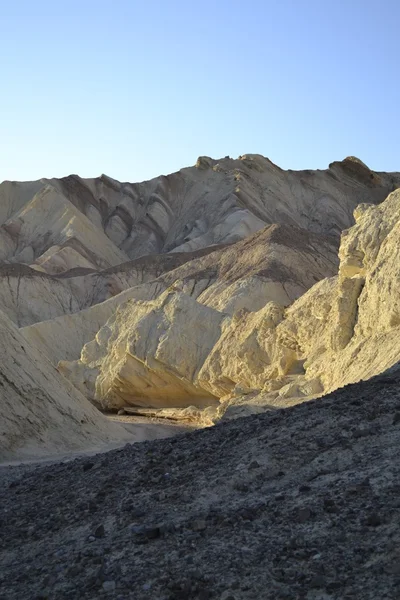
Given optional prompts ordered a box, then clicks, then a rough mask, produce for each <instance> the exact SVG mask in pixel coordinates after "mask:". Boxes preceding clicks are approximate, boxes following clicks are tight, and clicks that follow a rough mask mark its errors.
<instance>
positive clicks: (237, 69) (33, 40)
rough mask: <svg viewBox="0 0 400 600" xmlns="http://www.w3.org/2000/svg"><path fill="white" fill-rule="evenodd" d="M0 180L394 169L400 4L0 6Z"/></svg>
mask: <svg viewBox="0 0 400 600" xmlns="http://www.w3.org/2000/svg"><path fill="white" fill-rule="evenodd" d="M0 7H1V19H0V77H1V79H0V81H1V88H0V90H1V93H0V180H3V179H20V180H24V179H36V178H40V177H53V176H57V177H58V176H63V175H67V174H69V173H79V174H80V175H82V176H85V177H91V176H97V175H100V174H101V173H106V174H108V175H111V176H113V177H115V178H117V179H120V180H124V181H137V180H144V179H148V178H150V177H153V176H156V175H158V174H161V173H163V174H167V173H169V172H172V171H175V170H177V169H179V168H181V167H184V166H188V165H191V164H194V162H195V161H196V159H197V156H199V155H203V154H205V155H209V156H212V157H214V158H219V157H221V156H225V155H227V154H229V155H230V156H233V157H237V156H238V155H239V154H244V153H247V152H257V153H261V154H264V155H266V156H268V157H269V158H271V160H273V161H274V162H276V163H277V164H279V165H280V166H282V167H283V168H292V169H298V168H326V167H327V165H328V163H329V162H331V161H332V160H339V159H342V158H344V157H345V156H347V155H349V154H353V155H356V156H358V157H359V158H361V159H362V160H364V161H365V162H366V163H367V164H368V165H369V166H370V167H371V168H374V169H377V170H398V171H400V135H399V134H400V111H399V107H400V44H399V23H400V2H399V0H381V1H378V0H374V1H372V0H330V1H329V2H328V1H327V0H247V1H238V0H213V1H212V0H196V1H195V0H143V1H137V0H130V1H129V0H109V1H107V2H106V1H103V0H96V1H94V0H79V2H78V1H76V0H69V1H65V0H58V1H56V0H51V1H50V0H35V1H34V0H25V1H22V0H0Z"/></svg>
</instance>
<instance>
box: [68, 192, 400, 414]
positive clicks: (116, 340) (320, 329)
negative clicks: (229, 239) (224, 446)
mask: <svg viewBox="0 0 400 600" xmlns="http://www.w3.org/2000/svg"><path fill="white" fill-rule="evenodd" d="M355 217H356V224H355V225H354V227H353V228H351V229H350V230H348V231H345V232H344V233H343V235H342V242H341V247H340V252H339V256H340V261H341V262H340V267H339V275H338V276H337V277H334V278H331V279H325V280H322V281H321V282H319V283H317V284H316V285H315V286H313V287H312V288H311V289H310V290H309V291H308V292H307V293H305V294H304V295H302V296H301V297H300V298H299V299H298V300H296V301H295V302H294V303H293V304H291V305H290V306H288V307H287V308H285V306H284V302H281V303H279V301H278V302H277V301H276V300H275V299H274V298H268V292H267V291H264V293H263V294H262V297H263V298H264V301H265V304H264V305H263V306H262V308H259V309H258V306H257V305H253V307H252V308H253V311H249V310H248V309H247V308H242V307H240V306H239V307H238V308H239V310H236V311H233V314H229V312H228V311H225V310H224V308H225V307H224V306H222V310H217V309H216V308H214V307H213V303H211V306H208V307H207V309H205V308H204V307H203V305H202V304H201V302H202V295H200V296H199V297H198V298H197V300H195V299H194V298H192V297H191V296H190V295H189V294H188V293H184V292H183V291H181V290H179V288H178V289H177V287H176V285H175V286H173V287H172V288H170V289H168V290H167V291H166V292H164V293H163V294H162V295H161V296H159V297H158V298H157V299H156V300H155V301H147V302H146V301H140V300H130V301H129V302H128V303H127V304H125V305H121V306H120V307H119V308H118V310H117V311H116V313H115V314H114V315H113V316H112V317H111V318H110V319H109V321H108V322H107V323H106V325H105V326H104V327H103V328H102V329H100V330H99V332H98V334H97V335H96V338H95V339H94V340H93V342H91V343H89V344H87V345H86V346H85V347H84V348H83V351H82V355H81V358H80V360H79V361H75V362H72V363H66V362H61V363H60V366H59V368H60V370H61V372H63V373H64V374H65V375H67V376H68V377H69V378H70V379H71V380H72V381H73V382H74V384H75V385H76V386H77V387H78V388H79V389H80V390H81V391H82V392H83V393H84V394H85V395H86V396H87V397H89V398H91V399H92V400H95V401H96V402H98V403H100V404H101V405H102V406H103V407H106V408H119V407H121V406H123V405H124V404H134V405H141V404H146V405H149V406H155V407H156V406H159V407H160V406H161V407H168V406H174V407H176V406H181V405H184V406H189V405H191V404H192V405H195V406H198V407H200V406H203V405H204V404H208V405H209V406H212V405H215V404H217V402H216V399H219V400H220V401H221V406H220V408H219V409H218V411H217V416H218V414H219V416H220V415H221V414H222V413H223V412H224V411H226V410H227V409H229V410H228V413H229V414H237V413H235V411H233V410H232V409H233V407H234V406H236V407H238V408H239V409H243V408H244V407H247V408H248V409H250V410H259V409H262V408H263V407H265V406H268V405H271V404H272V405H275V404H277V405H287V404H291V403H295V402H300V401H303V400H304V399H307V398H310V397H315V396H317V395H321V394H322V393H324V392H328V391H330V390H332V389H336V388H337V387H340V386H342V385H345V384H346V383H351V382H354V381H358V380H360V379H363V378H365V379H367V378H369V377H371V376H373V375H375V374H377V373H380V372H382V371H383V370H385V369H386V368H388V367H390V366H391V365H393V364H394V363H395V362H397V361H398V357H399V351H400V347H399V342H398V340H399V335H398V334H399V330H398V327H399V324H400V320H399V307H398V306H397V300H396V297H397V296H398V295H399V292H400V290H397V289H396V285H397V282H398V281H399V273H398V264H399V261H398V253H399V245H398V239H399V233H400V230H399V227H400V191H396V192H393V193H392V194H391V195H389V197H388V198H387V200H385V202H383V203H382V204H380V205H378V206H372V205H371V206H367V205H360V206H359V207H358V209H357V210H356V212H355ZM280 237H281V238H282V232H281V233H280ZM291 237H292V238H293V237H294V235H293V232H291ZM246 243H248V240H246V242H241V244H246ZM219 252H220V253H221V252H226V250H225V251H219ZM214 254H216V253H214ZM214 254H211V255H209V256H208V257H205V259H201V260H206V261H207V260H208V259H209V258H212V257H213V256H214ZM182 268H183V269H184V270H187V269H189V270H190V268H191V265H188V266H184V267H182ZM235 268H238V269H239V271H240V261H239V263H238V264H235ZM178 270H179V269H178ZM169 275H170V274H168V276H169ZM248 275H249V280H250V281H251V273H249V274H248ZM222 281H223V277H221V272H220V277H219V279H218V285H221V283H222ZM247 282H248V280H247ZM281 283H282V278H281ZM249 295H250V293H249V292H247V293H246V296H247V297H249ZM256 296H257V295H256ZM206 297H207V293H206ZM229 299H230V302H231V303H232V302H234V299H235V295H234V294H233V295H232V296H230V298H229ZM268 300H270V301H268ZM220 304H222V302H221V297H220ZM217 305H218V304H217ZM214 306H215V303H214ZM257 309H258V310H257ZM167 381H168V384H167ZM182 388H184V389H185V393H184V394H183V392H182ZM200 398H201V400H200ZM207 414H208V415H210V411H208V413H207Z"/></svg>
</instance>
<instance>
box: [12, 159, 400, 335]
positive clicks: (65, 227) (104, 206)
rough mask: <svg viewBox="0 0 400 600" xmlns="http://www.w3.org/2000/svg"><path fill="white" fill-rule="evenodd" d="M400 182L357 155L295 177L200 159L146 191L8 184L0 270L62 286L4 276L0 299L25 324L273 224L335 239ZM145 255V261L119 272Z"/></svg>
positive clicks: (243, 162)
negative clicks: (360, 210)
mask: <svg viewBox="0 0 400 600" xmlns="http://www.w3.org/2000/svg"><path fill="white" fill-rule="evenodd" d="M398 185H400V175H399V174H398V173H375V172H373V171H370V170H369V169H368V168H367V167H366V166H365V165H364V164H363V163H361V161H358V160H357V159H354V158H351V157H350V158H348V159H346V160H344V161H342V162H336V163H332V164H331V165H330V167H329V169H327V170H325V171H299V172H295V171H284V170H282V169H280V168H278V167H277V166H276V165H274V164H273V163H271V162H270V161H269V160H268V159H266V158H263V157H262V156H259V155H245V156H242V157H239V158H238V159H236V160H234V159H230V158H225V159H222V160H220V161H216V160H213V159H209V158H206V157H202V158H200V159H199V160H198V162H197V165H196V166H195V167H189V168H186V169H182V170H181V171H179V172H177V173H173V174H171V175H168V176H167V177H164V176H162V177H158V178H155V179H154V180H151V181H147V182H143V183H138V184H131V183H120V182H117V181H115V180H113V179H111V178H109V177H106V176H102V177H100V178H97V179H81V178H80V177H78V176H75V175H72V176H70V177H66V178H63V179H42V180H40V181H36V182H25V183H19V182H3V183H2V184H1V185H0V205H1V210H0V261H3V263H6V264H16V265H19V264H21V265H24V266H25V267H26V266H30V267H32V268H33V269H35V270H36V271H39V272H43V273H47V275H53V276H57V275H60V274H63V273H65V274H66V277H65V278H62V279H60V278H57V277H56V278H44V277H42V278H39V279H35V278H34V277H33V276H32V277H31V275H32V273H31V271H29V270H27V269H26V268H25V267H23V268H19V267H16V270H15V271H14V272H13V275H12V276H11V275H10V273H11V271H9V270H6V271H5V272H3V273H1V272H0V300H1V301H2V306H3V307H4V309H5V310H6V311H7V314H8V315H9V316H10V318H11V319H12V320H14V322H16V323H17V324H18V325H19V326H25V325H30V324H32V323H34V322H37V321H43V320H48V319H53V318H54V317H58V316H61V315H63V314H68V313H74V312H77V311H78V310H83V309H85V308H88V306H91V305H93V304H96V303H98V302H102V301H104V300H106V299H107V298H109V297H110V296H111V295H115V294H117V293H119V292H121V291H123V290H125V289H128V288H129V287H132V286H133V285H137V284H139V283H142V282H143V281H148V280H149V278H154V276H156V277H157V276H159V275H160V274H161V273H162V272H163V271H165V270H170V269H171V268H175V267H176V266H179V264H183V262H185V260H186V259H185V258H184V254H182V253H188V252H192V251H198V250H199V249H205V251H206V252H207V251H208V250H207V249H208V248H209V247H210V246H213V245H215V244H231V243H235V242H237V241H239V240H241V239H244V238H245V237H247V236H248V235H251V234H252V233H254V232H257V231H260V230H261V229H263V228H264V227H265V225H267V224H274V223H278V224H283V225H291V226H296V227H300V228H303V229H305V230H307V231H309V232H310V231H311V232H315V233H320V234H323V235H329V236H333V237H338V235H339V234H340V231H341V230H342V229H344V228H346V227H348V226H349V225H351V224H352V212H353V210H354V208H355V207H356V206H357V205H358V204H359V203H360V202H372V203H378V202H381V201H382V200H383V199H384V198H385V197H386V196H387V194H388V193H389V192H391V191H392V190H393V189H395V188H396V187H397V186H398ZM170 253H178V254H179V256H178V257H170ZM160 255H162V256H163V257H167V256H168V258H165V259H164V258H159V256H160ZM139 257H146V258H143V260H142V261H139V262H138V263H136V264H132V266H129V265H126V266H124V267H121V265H122V264H124V263H129V260H135V259H137V258H139ZM186 258H188V257H186ZM191 259H192V257H190V260H191ZM174 261H176V262H174ZM180 261H182V262H180ZM153 264H154V266H153ZM173 265H175V267H174V266H173ZM114 267H115V269H114ZM104 270H106V274H100V276H99V275H97V272H98V271H104ZM43 288H44V289H43ZM64 288H65V289H64ZM42 289H43V291H41V290H42ZM21 291H22V292H23V293H21ZM41 296H45V297H46V301H45V302H44V303H41V302H40V297H41ZM28 304H29V306H28Z"/></svg>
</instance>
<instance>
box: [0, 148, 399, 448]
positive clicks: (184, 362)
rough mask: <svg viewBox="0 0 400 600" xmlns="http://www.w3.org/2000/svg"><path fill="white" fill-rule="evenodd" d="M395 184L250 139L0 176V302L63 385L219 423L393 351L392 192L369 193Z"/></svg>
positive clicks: (356, 371) (357, 165) (74, 392)
mask: <svg viewBox="0 0 400 600" xmlns="http://www.w3.org/2000/svg"><path fill="white" fill-rule="evenodd" d="M398 185H400V175H399V174H396V173H392V174H387V173H375V172H373V171H370V170H369V169H368V167H366V166H365V165H364V164H363V163H361V161H359V160H358V159H354V158H352V157H350V158H348V159H345V160H344V161H342V162H340V163H339V162H338V163H332V164H331V165H330V166H329V169H327V170H325V171H303V172H292V171H283V170H282V169H279V168H278V167H277V166H276V165H273V163H271V162H270V161H268V160H267V159H265V158H263V157H261V156H258V155H246V156H243V157H239V159H237V160H233V159H230V158H226V159H223V160H221V161H213V160H212V159H208V158H205V157H202V158H200V159H199V160H198V162H197V164H196V166H195V167H190V168H188V169H183V170H182V171H179V172H178V173H174V174H172V175H169V176H168V177H159V178H156V179H155V180H152V181H149V182H144V183H141V184H128V183H119V182H116V181H114V180H112V179H110V178H107V177H105V176H102V177H101V178H99V179H93V180H82V179H80V178H79V177H77V176H71V177H67V178H64V179H60V180H56V179H52V180H45V179H43V180H40V181H38V182H27V183H10V182H4V183H3V184H2V185H1V186H0V199H1V202H0V205H1V210H0V221H1V227H0V260H2V264H1V266H0V307H1V310H2V311H3V312H4V313H5V315H7V317H8V318H9V319H11V320H12V321H13V322H14V323H15V324H16V325H17V326H18V327H20V328H21V329H20V330H19V332H18V331H17V330H16V329H12V331H15V332H17V335H18V336H19V338H18V339H24V340H26V342H27V345H28V347H29V348H31V354H34V353H35V350H36V352H38V356H40V361H41V362H40V369H41V372H42V373H43V375H44V377H45V378H46V377H47V375H46V373H47V371H49V373H50V374H51V375H49V376H48V378H50V379H48V380H49V381H50V380H51V377H53V375H54V369H53V367H52V366H51V365H50V363H49V362H47V360H48V361H50V362H52V363H53V365H58V374H57V377H58V378H59V379H58V380H59V381H60V384H59V385H60V388H61V389H64V388H65V386H68V384H67V383H66V381H65V380H64V379H63V378H62V377H60V373H61V374H63V375H65V376H67V377H68V378H69V379H70V380H71V381H72V382H73V383H74V386H75V389H73V388H71V386H70V387H67V388H66V389H68V394H69V396H71V398H70V397H69V396H68V402H72V403H74V402H78V403H79V402H80V403H82V401H83V396H85V397H86V398H88V399H90V400H91V401H92V402H94V403H95V404H96V405H97V406H101V407H102V408H104V409H113V410H114V409H116V408H119V407H121V406H126V405H131V406H132V405H133V406H142V407H151V408H157V409H159V408H161V409H169V410H170V411H171V409H172V411H173V414H174V415H175V416H176V417H179V416H180V415H182V414H183V415H187V414H188V411H189V412H190V414H191V416H192V417H193V415H197V418H198V420H199V422H203V423H212V422H215V421H216V420H218V419H220V418H221V417H223V418H225V419H227V418H229V417H230V416H236V415H238V414H243V413H244V414H246V413H247V412H254V411H261V410H264V409H265V407H267V406H271V405H278V406H287V405H290V404H294V403H297V402H300V401H304V400H306V399H310V398H312V397H315V396H318V395H321V394H322V393H324V392H327V391H329V390H332V389H335V388H336V387H338V386H340V385H343V384H345V383H348V382H351V381H356V380H358V379H360V378H362V377H365V378H367V377H370V376H372V375H374V374H376V373H378V372H381V371H383V370H384V369H385V368H387V367H388V366H390V365H392V364H394V362H396V360H397V356H398V347H397V341H396V338H397V327H398V325H399V323H400V321H399V320H398V315H397V313H398V310H397V307H396V303H395V301H394V302H392V300H391V297H392V295H393V291H395V286H396V283H395V282H396V280H397V276H398V274H397V271H396V267H395V265H394V264H393V256H394V255H395V254H396V253H397V252H398V248H397V243H396V236H398V221H399V194H400V192H397V191H395V192H393V193H392V194H391V196H389V198H388V200H386V201H385V202H383V203H382V204H377V203H379V202H381V201H382V200H383V199H384V197H385V196H386V195H387V193H388V192H389V191H391V190H393V189H396V188H397V186H398ZM360 200H363V201H365V200H367V201H369V202H372V205H371V207H370V208H367V207H366V206H365V205H361V206H360V207H359V208H358V209H357V211H356V217H357V223H356V225H354V227H352V228H351V229H350V230H349V232H348V233H344V234H343V236H342V242H341V249H340V254H339V256H340V268H339V275H338V276H337V275H336V273H337V268H338V259H337V244H338V240H339V233H340V231H341V230H342V229H343V227H347V226H348V225H351V224H352V223H354V219H353V216H352V211H353V209H354V207H355V206H356V205H357V204H358V203H359V201H360ZM249 234H250V235H249ZM326 277H328V279H326ZM378 292H379V293H378ZM379 294H380V295H379ZM378 296H379V299H377V298H378ZM389 303H391V305H390V307H389ZM7 317H6V316H4V319H5V322H7V327H11V323H10V322H9V321H8V319H7ZM2 318H3V317H2ZM21 336H23V338H22V337H21ZM383 347H384V348H385V352H381V348H383ZM14 354H15V356H14ZM17 354H18V353H17V349H14V350H13V353H12V358H13V360H15V361H16V363H21V361H20V360H19V358H18V356H17ZM21 364H23V363H21ZM7 368H8V367H6V366H5V367H4V372H5V374H6V375H7ZM20 377H22V378H23V374H22V375H20ZM32 377H33V380H35V378H36V377H37V375H34V376H32ZM53 383H54V382H53ZM53 383H51V386H50V388H51V389H50V388H49V390H48V395H47V396H46V401H45V402H44V405H43V406H44V408H43V410H44V411H46V410H47V409H48V406H49V402H50V401H51V398H52V395H53V393H55V392H53V391H52V390H53V387H52V386H53ZM46 385H48V384H46ZM46 385H45V386H44V387H45V388H46ZM54 385H55V388H56V387H57V385H58V384H54ZM21 387H22V388H23V389H25V384H24V385H22V384H21ZM33 387H34V389H40V388H41V387H42V386H41V385H37V386H35V385H34V386H33ZM55 388H54V389H55ZM46 389H47V388H46ZM18 393H19V392H18ZM24 393H25V392H24ZM46 393H47V392H46ZM82 394H83V396H82ZM19 396H21V394H20V395H19ZM39 396H40V393H36V392H34V393H33V394H32V397H33V398H34V399H35V398H39ZM72 398H73V399H72ZM7 402H8V400H7V399H6V400H5V401H3V407H4V414H5V415H6V414H8V413H9V412H10V408H9V405H8V404H7ZM18 402H22V400H21V397H19V400H18ZM24 402H25V403H26V398H25V400H23V402H22V404H24ZM57 402H58V400H56V403H57ZM63 402H64V401H63ZM65 402H67V400H65ZM82 406H83V405H82ZM84 406H85V407H86V408H85V409H84V410H89V411H93V410H94V409H93V408H92V407H91V406H90V405H88V404H87V402H86V403H85V405H84ZM193 406H194V407H195V408H190V407H193ZM46 407H47V408H46ZM182 409H183V413H182V412H179V411H182ZM24 410H25V409H24ZM174 411H175V412H174ZM199 411H200V412H199ZM50 412H51V411H50ZM167 413H168V411H167ZM46 414H47V413H46ZM91 414H92V415H97V413H96V412H95V411H94V412H92V413H91ZM168 414H169V416H171V412H169V413H168ZM97 416H98V417H99V415H97ZM7 418H8V419H9V420H10V418H9V417H7ZM43 418H44V419H45V422H46V423H47V421H46V418H47V417H46V418H45V417H43ZM99 418H100V417H99ZM14 421H16V420H15V419H14ZM56 421H57V419H56ZM48 422H49V423H50V421H48ZM10 423H12V425H10V426H11V429H12V427H14V426H16V425H15V423H13V420H12V419H11V420H10ZM99 423H100V421H99ZM102 423H103V424H104V422H102ZM16 427H17V426H16ZM98 427H100V429H101V427H102V425H100V424H99V425H98ZM56 429H57V427H56ZM17 430H18V427H17V429H16V431H17ZM66 430H67V429H66ZM23 431H24V428H22V429H21V436H22V437H23V436H24V435H25V434H24V433H23ZM115 431H116V430H115ZM16 435H17V434H16ZM18 435H19V434H18ZM29 435H30V434H29ZM32 435H33V434H32ZM55 435H56V434H55ZM74 435H75V434H74V433H73V432H72V433H71V434H67V436H66V437H68V438H69V439H71V440H73V439H74ZM99 435H100V437H101V434H99ZM116 435H117V433H116ZM26 436H27V434H26V435H25V437H26ZM28 437H29V436H28ZM37 437H40V436H37ZM95 437H96V436H95ZM117 437H118V436H117ZM89 438H90V435H88V436H87V437H86V438H85V439H86V441H87V443H89ZM10 440H11V438H10V439H8V438H7V443H6V444H5V445H4V446H5V449H6V452H8V451H9V448H11V447H12V445H11V441H10ZM36 441H38V439H36ZM93 441H94V442H96V443H97V438H96V439H94V438H93ZM21 443H23V442H21ZM38 443H39V442H38ZM40 443H41V442H40ZM65 443H67V439H65ZM82 443H83V440H82ZM85 443H86V442H85ZM83 445H84V444H83ZM49 448H50V450H51V448H52V446H51V443H50V444H49ZM50 450H49V451H50Z"/></svg>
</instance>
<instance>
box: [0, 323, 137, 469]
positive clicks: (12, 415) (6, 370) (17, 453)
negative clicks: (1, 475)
mask: <svg viewBox="0 0 400 600" xmlns="http://www.w3.org/2000/svg"><path fill="white" fill-rule="evenodd" d="M0 356H1V368H0V462H3V461H7V460H15V459H17V458H19V459H25V460H29V459H31V458H33V457H35V458H37V457H41V456H48V455H49V454H54V455H55V454H62V453H66V452H71V451H77V450H83V449H88V448H95V447H98V448H99V447H101V446H103V447H104V446H105V445H106V443H107V442H119V443H122V442H123V441H124V440H127V439H128V437H129V436H128V434H127V432H126V431H125V430H124V429H123V428H122V427H120V426H119V425H117V424H114V423H109V422H107V421H106V419H105V418H104V417H103V416H102V415H101V414H100V413H99V411H98V410H96V409H95V408H94V407H93V406H92V405H91V404H90V402H88V401H87V400H86V398H84V397H83V396H82V395H81V394H80V393H79V392H78V391H77V390H76V388H74V387H73V386H72V385H71V384H70V383H69V382H68V381H67V380H66V379H64V377H62V376H61V375H60V373H59V372H58V371H57V370H56V369H55V368H54V367H52V365H51V364H50V363H49V362H48V361H47V360H46V358H43V357H42V356H41V354H40V353H38V351H37V349H36V348H35V347H34V346H32V345H31V344H30V343H29V342H28V341H27V340H26V339H25V338H24V337H23V335H22V334H21V333H20V332H19V331H18V329H17V328H16V327H15V326H14V325H13V323H11V321H10V320H9V319H8V318H7V317H6V316H5V315H4V313H2V312H1V311H0Z"/></svg>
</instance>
